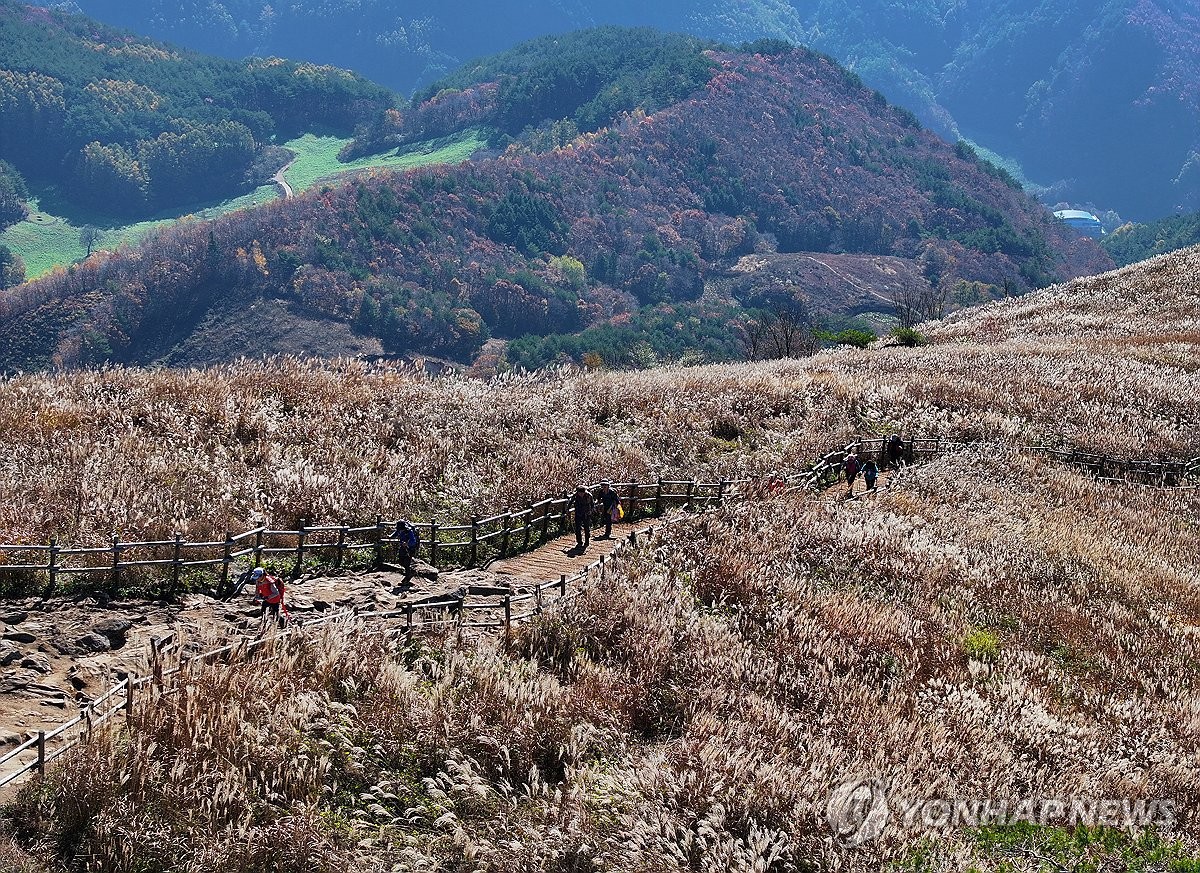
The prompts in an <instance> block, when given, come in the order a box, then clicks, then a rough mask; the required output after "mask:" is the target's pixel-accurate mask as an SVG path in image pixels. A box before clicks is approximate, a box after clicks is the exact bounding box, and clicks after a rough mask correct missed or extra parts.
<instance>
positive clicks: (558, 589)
mask: <svg viewBox="0 0 1200 873" xmlns="http://www.w3.org/2000/svg"><path fill="white" fill-rule="evenodd" d="M904 446H905V450H904V453H903V456H902V459H901V460H902V461H903V463H905V464H915V463H920V462H921V461H925V460H928V459H930V458H933V457H936V456H938V455H940V454H943V453H945V452H949V451H957V450H961V449H970V448H978V447H979V446H978V444H972V443H961V442H952V441H946V440H941V439H936V438H924V437H918V438H913V439H909V440H905V441H904ZM1029 450H1030V451H1035V452H1038V453H1043V454H1046V455H1048V456H1050V457H1052V458H1055V459H1056V460H1059V461H1062V462H1065V463H1068V464H1071V465H1074V466H1078V467H1081V468H1084V469H1086V470H1088V471H1089V472H1092V473H1094V474H1095V475H1097V476H1098V477H1099V478H1102V479H1117V480H1119V481H1136V482H1140V483H1141V484H1151V485H1155V486H1156V487H1162V486H1168V487H1169V486H1172V485H1184V483H1186V482H1188V481H1189V480H1190V479H1194V478H1195V477H1197V476H1200V458H1195V459H1192V460H1190V461H1171V460H1168V461H1126V460H1121V459H1115V458H1108V457H1104V456H1099V455H1091V454H1087V453H1081V452H1070V451H1063V450H1057V449H1053V448H1049V447H1045V446H1034V447H1030V449H1029ZM852 451H853V452H857V453H858V454H859V456H860V457H871V458H874V459H876V460H879V461H885V460H886V457H885V453H886V448H885V440H884V439H882V438H873V439H872V438H868V439H857V440H855V441H854V442H852V443H850V444H848V445H846V446H843V447H842V448H840V449H835V450H833V451H831V452H828V453H827V454H825V455H823V456H822V457H821V458H820V459H819V460H818V461H817V462H816V463H815V464H813V465H812V466H811V467H809V468H808V469H806V470H805V471H803V472H801V473H798V474H796V475H793V476H789V477H787V478H786V479H785V480H783V481H785V482H786V483H788V484H790V485H792V486H795V487H800V488H805V489H812V488H823V487H825V486H827V485H830V484H832V483H833V482H836V481H837V480H838V478H839V477H840V476H841V474H842V469H843V465H844V463H845V459H846V457H847V455H848V454H849V453H850V452H852ZM748 482H749V480H744V479H739V480H725V481H722V482H714V483H703V482H697V481H695V480H691V481H685V480H658V481H656V482H653V483H647V484H638V483H619V484H617V485H614V486H613V487H614V488H615V489H617V490H618V493H619V494H621V495H622V504H623V505H624V506H626V507H628V508H627V512H628V513H629V516H628V517H629V518H630V519H631V520H636V519H639V518H648V517H656V516H661V515H662V514H663V513H664V512H665V511H666V510H667V509H668V508H670V507H678V506H686V507H692V508H697V509H708V508H712V507H716V506H718V505H720V504H721V503H723V502H724V501H725V500H728V499H731V498H732V499H737V498H740V496H741V492H740V491H739V490H738V489H739V487H740V486H742V485H745V484H747V483H748ZM1187 487H1196V485H1195V484H1191V485H1187ZM681 489H682V490H681ZM569 503H570V498H569V497H564V498H551V499H548V500H543V501H540V502H538V503H534V504H531V505H530V506H528V507H526V508H525V509H523V510H520V511H517V512H512V511H507V512H505V513H501V514H497V515H493V516H490V517H488V518H474V519H472V520H471V523H470V524H468V525H463V524H459V525H445V526H439V525H438V524H437V523H436V522H431V523H426V524H424V525H421V526H420V527H421V528H422V530H423V534H428V539H426V540H425V541H426V542H428V543H429V544H430V559H431V563H433V562H435V559H436V557H440V556H443V555H448V554H452V553H453V550H459V551H458V554H462V555H466V556H467V563H466V565H467V566H478V565H479V564H480V563H482V562H484V561H486V560H490V559H491V558H492V557H496V556H507V555H508V554H514V553H516V552H519V551H523V550H525V549H528V548H533V547H535V546H536V544H538V543H540V542H542V541H544V540H546V539H548V538H552V537H554V536H557V535H558V534H559V533H565V532H566V531H568V530H570V528H571V525H570V520H571V518H570V506H569ZM394 526H395V522H384V521H383V520H382V519H379V520H377V521H376V523H375V524H374V525H372V526H368V527H349V526H346V525H339V526H326V527H311V528H310V527H305V528H302V529H301V530H298V531H276V530H266V529H263V528H259V529H255V530H252V531H248V532H246V533H244V534H239V535H237V536H227V537H226V538H225V540H224V541H223V542H218V543H184V542H182V541H181V540H180V539H179V538H178V537H177V538H175V539H173V540H170V541H166V543H167V545H169V546H170V547H171V551H172V558H171V559H168V560H159V561H152V560H140V561H136V562H128V563H122V562H121V561H120V552H121V551H122V550H124V549H126V548H129V549H134V548H144V547H152V546H155V545H158V544H154V543H150V544H145V543H115V544H114V547H113V549H112V552H113V553H114V554H115V555H116V556H117V557H115V558H114V560H113V563H112V564H111V565H106V566H104V567H103V568H100V569H99V570H97V569H96V568H70V567H65V568H64V567H63V566H62V565H60V566H59V568H58V572H60V573H61V572H64V571H65V572H80V573H83V572H113V573H116V572H119V570H120V569H122V568H123V567H126V566H158V567H165V568H166V569H167V570H168V572H169V573H170V574H171V577H172V578H173V579H176V580H177V579H178V571H179V569H180V568H181V567H185V566H216V567H217V568H218V569H219V571H220V572H221V574H222V579H223V580H224V581H228V579H229V568H230V565H231V564H232V562H233V561H235V560H238V559H239V558H243V557H252V558H253V560H254V561H255V563H256V564H257V563H258V562H259V561H261V560H262V558H263V556H264V555H274V554H288V553H295V555H296V560H297V562H298V563H301V562H303V560H304V557H305V555H306V554H309V553H310V550H317V549H324V550H327V551H330V552H332V554H333V562H334V564H335V565H338V566H340V565H341V563H342V561H343V560H344V559H345V557H346V555H347V554H348V553H349V552H350V550H352V549H366V550H368V551H370V552H371V553H372V555H373V558H374V560H376V561H380V560H382V557H383V556H384V549H385V547H386V545H387V543H388V542H389V538H388V536H387V535H386V534H387V532H388V531H389V530H390V529H391V528H394ZM656 530H657V526H650V527H644V528H642V529H640V530H636V531H634V532H632V533H630V534H629V535H628V538H627V539H624V540H621V541H619V542H618V543H617V545H616V547H615V549H614V551H613V552H611V553H610V554H608V555H603V556H601V557H600V558H599V559H598V560H596V561H593V562H592V563H590V564H588V565H587V566H586V567H584V568H582V569H581V570H579V571H577V572H576V573H574V574H571V575H560V577H559V578H558V579H552V580H543V581H539V582H537V583H535V584H532V585H528V586H526V587H525V588H523V589H522V590H520V591H513V590H511V589H509V588H498V587H487V586H475V587H471V588H468V589H467V590H465V591H463V592H461V593H460V594H456V595H444V596H438V597H433V598H430V599H428V600H424V601H415V602H410V603H407V604H406V605H405V607H404V608H403V609H399V610H390V611H372V612H354V611H342V612H337V613H333V614H330V615H327V616H321V617H319V618H315V619H312V620H309V621H306V622H303V623H297V625H295V626H294V627H293V629H291V630H288V631H283V632H281V633H280V634H277V635H275V636H272V637H267V638H262V639H253V640H251V639H240V640H239V641H237V642H235V643H230V644H228V645H225V646H221V647H219V648H216V649H213V650H211V651H206V652H202V653H199V654H196V655H193V656H191V657H188V658H185V659H181V661H180V663H179V665H178V666H176V667H173V668H170V669H166V668H164V666H163V661H162V659H163V656H164V653H165V652H167V651H169V650H170V649H171V647H172V645H174V641H173V640H171V639H163V640H157V641H153V642H152V643H151V655H150V660H151V664H152V669H151V675H148V676H141V677H133V676H130V677H127V678H125V679H122V680H121V681H120V682H118V683H116V684H115V685H114V686H113V687H112V688H110V689H108V690H107V691H106V692H104V693H103V694H102V695H100V696H99V697H97V698H96V699H95V700H92V701H90V702H88V703H87V704H85V705H84V706H83V707H81V709H80V713H79V715H78V716H76V717H74V718H72V719H70V720H68V721H66V722H64V723H62V724H60V725H59V726H58V727H56V728H54V729H52V730H50V731H38V732H37V733H36V734H34V735H33V736H31V737H30V738H29V739H28V740H26V741H25V742H24V743H22V744H21V745H19V746H17V747H16V748H14V749H13V750H11V751H9V752H7V753H5V754H4V755H3V756H2V757H0V768H3V767H4V766H6V765H7V766H9V767H11V768H12V769H10V770H9V771H8V772H7V773H5V772H3V770H0V788H3V787H4V786H6V785H9V784H10V783H12V782H13V781H14V780H16V779H18V778H20V777H21V776H24V775H26V774H28V773H30V772H38V773H44V772H45V768H46V765H47V764H49V763H50V762H52V761H54V760H55V759H56V758H58V757H59V756H60V755H62V754H63V753H65V752H66V751H67V750H68V749H70V748H72V747H73V746H75V745H77V744H78V743H80V742H82V741H84V740H86V739H87V737H88V736H90V734H91V732H92V731H94V730H95V729H97V728H98V727H99V726H101V725H103V724H105V723H107V722H109V721H110V720H111V719H112V718H113V717H114V716H116V715H117V714H119V713H121V712H124V713H126V714H131V713H132V711H133V707H134V705H135V699H136V697H137V694H138V691H139V689H143V688H148V689H149V690H150V692H151V693H152V694H153V693H158V694H166V693H170V692H169V690H167V691H164V690H163V688H164V681H165V679H166V678H168V677H170V676H171V675H173V674H175V673H178V672H180V671H181V670H183V669H185V667H186V666H187V665H188V664H191V663H203V662H207V661H211V660H213V659H216V658H221V657H226V658H227V657H233V656H235V655H236V654H237V653H239V652H241V653H242V654H244V655H247V656H248V655H250V654H252V653H254V652H255V651H257V650H258V649H260V648H261V647H263V646H266V645H273V644H275V643H276V642H278V641H279V640H281V639H284V638H286V637H287V636H288V635H290V634H292V633H295V632H297V631H301V630H310V629H313V628H315V627H320V626H322V625H327V624H331V623H335V622H338V621H352V622H368V623H369V622H385V623H387V625H388V626H390V627H391V628H392V629H394V630H397V631H402V632H403V633H405V634H407V635H412V634H415V633H426V632H431V631H436V630H439V629H441V630H446V629H453V628H458V629H476V630H495V629H508V628H511V626H512V625H513V624H516V623H519V622H522V621H526V620H527V619H529V618H531V617H532V616H535V615H538V614H540V613H541V612H542V611H543V610H545V609H547V608H549V607H551V606H554V605H557V604H559V603H561V602H564V601H566V600H569V599H571V598H573V597H575V596H578V594H579V593H580V592H581V591H583V590H586V588H587V586H588V584H589V583H590V582H591V581H592V580H596V579H598V580H603V579H604V577H605V575H606V574H607V572H608V570H609V569H610V568H611V567H613V566H614V565H615V564H616V563H617V562H618V561H619V560H621V559H622V557H623V556H624V553H625V551H626V550H627V549H629V548H632V547H636V546H637V545H638V544H639V542H640V541H643V540H644V539H645V538H647V537H653V536H654V534H655V532H656ZM364 534H365V535H366V536H363V535H364ZM441 534H445V535H449V536H451V537H452V538H451V539H450V540H442V539H439V535H441ZM322 535H325V536H324V537H322ZM281 537H292V538H293V539H294V543H289V544H287V545H279V544H277V543H278V538H281ZM356 537H357V539H356ZM423 539H424V537H423ZM251 542H252V545H241V544H245V543H251ZM434 543H437V546H436V547H435V546H434V545H433V544H434ZM235 546H239V547H237V548H235ZM189 547H191V548H194V549H204V548H218V547H219V548H220V550H221V551H220V553H219V556H218V557H217V558H207V559H206V558H192V559H185V557H184V556H185V555H186V550H187V548H189ZM10 548H12V547H8V546H0V552H3V551H5V550H9V549H10ZM18 548H21V549H38V548H40V549H43V550H46V549H49V550H50V552H49V554H50V561H49V563H50V565H53V563H54V560H55V556H56V555H57V556H59V557H61V556H62V555H64V554H68V555H89V554H97V553H99V552H104V553H106V554H107V553H108V550H107V549H102V550H94V549H73V550H61V551H55V550H54V549H55V547H54V545H53V544H51V545H49V546H21V547H18ZM435 549H436V551H435ZM28 568H29V569H34V570H47V569H48V567H46V566H38V565H32V564H31V565H28ZM75 728H78V730H77V731H76V732H75V733H74V734H71V733H70V732H71V731H72V729H75ZM51 746H53V748H51Z"/></svg>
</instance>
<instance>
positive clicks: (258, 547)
mask: <svg viewBox="0 0 1200 873" xmlns="http://www.w3.org/2000/svg"><path fill="white" fill-rule="evenodd" d="M262 550H263V529H262V525H259V527H258V530H256V531H255V532H254V566H255V567H257V566H259V565H261V564H262Z"/></svg>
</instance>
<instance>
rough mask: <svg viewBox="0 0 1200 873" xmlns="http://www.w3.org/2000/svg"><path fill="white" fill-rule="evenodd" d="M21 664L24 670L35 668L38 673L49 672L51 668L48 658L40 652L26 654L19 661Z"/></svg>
mask: <svg viewBox="0 0 1200 873" xmlns="http://www.w3.org/2000/svg"><path fill="white" fill-rule="evenodd" d="M21 666H22V667H24V668H25V669H26V670H35V671H37V672H38V673H49V672H50V669H51V667H50V659H49V658H47V657H46V656H45V655H43V654H42V653H41V652H35V653H34V654H32V655H26V656H25V658H24V660H22V661H21Z"/></svg>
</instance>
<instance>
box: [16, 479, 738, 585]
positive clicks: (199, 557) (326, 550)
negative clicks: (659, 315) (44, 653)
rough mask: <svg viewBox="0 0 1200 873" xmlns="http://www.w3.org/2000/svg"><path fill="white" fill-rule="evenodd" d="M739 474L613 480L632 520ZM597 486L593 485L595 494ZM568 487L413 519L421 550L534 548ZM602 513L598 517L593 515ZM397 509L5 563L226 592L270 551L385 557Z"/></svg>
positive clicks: (23, 550) (714, 496)
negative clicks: (500, 508) (204, 581)
mask: <svg viewBox="0 0 1200 873" xmlns="http://www.w3.org/2000/svg"><path fill="white" fill-rule="evenodd" d="M738 484H740V482H737V481H733V480H728V481H720V482H701V481H697V480H694V479H693V480H683V479H658V480H656V481H653V482H644V483H643V482H618V483H614V484H613V486H612V487H613V489H614V490H615V491H616V492H617V495H618V497H619V498H620V500H621V504H622V506H623V507H624V509H625V512H626V517H627V518H629V519H630V520H632V521H636V520H639V519H643V518H649V517H657V516H660V515H662V514H663V513H664V512H666V511H668V510H670V509H673V508H678V507H697V506H706V505H715V504H719V503H720V502H721V501H722V500H724V499H725V498H726V497H727V496H728V495H729V494H730V492H731V489H732V488H733V487H734V486H735V485H738ZM598 489H599V486H598V485H594V486H592V487H591V490H592V492H593V494H595V493H598ZM573 521H574V519H573V510H572V501H571V497H570V496H564V497H553V498H547V499H545V500H541V501H538V502H537V503H531V504H529V505H528V506H526V507H525V508H523V509H518V510H514V509H507V510H505V511H504V512H499V513H495V514H493V515H490V516H487V517H474V518H471V519H470V520H469V521H467V522H465V523H445V522H439V521H437V520H432V521H427V522H415V523H414V525H413V526H414V527H416V528H417V530H418V532H419V533H420V535H421V548H422V556H423V557H424V558H425V559H426V560H427V561H428V562H429V563H430V564H432V565H434V566H440V567H478V566H482V565H483V564H486V563H487V562H488V561H490V560H493V559H495V558H505V557H509V556H511V555H514V554H517V553H520V552H523V551H528V550H530V549H534V548H537V547H538V546H540V545H541V544H542V543H544V542H545V541H546V540H548V539H553V538H554V537H557V536H559V535H561V534H563V533H566V532H567V531H569V530H571V528H572V526H573ZM601 521H602V520H601V519H600V518H599V517H598V515H597V517H594V519H593V522H594V524H596V525H599V524H600V523H601ZM396 523H397V520H396V519H384V518H383V517H382V516H380V517H377V518H376V520H375V523H374V524H369V525H363V526H352V525H349V524H340V525H312V526H310V525H308V524H306V523H304V522H301V524H300V527H299V528H298V529H297V530H277V529H272V528H268V527H257V528H254V529H252V530H248V531H245V532H242V533H237V534H233V533H227V534H226V535H225V537H224V538H223V539H221V540H212V541H206V542H192V541H189V540H184V539H183V537H182V536H180V535H179V534H176V535H175V536H174V537H173V538H171V539H166V540H148V541H135V542H123V541H121V540H120V539H118V538H116V537H114V538H113V540H112V542H111V543H110V544H109V545H106V546H94V547H89V548H66V547H63V546H61V545H59V544H58V543H57V542H56V541H55V540H54V539H51V540H50V541H49V542H47V543H45V544H27V543H26V544H14V545H0V573H3V574H10V576H11V574H18V573H21V574H29V575H32V576H34V577H35V581H34V583H33V584H34V586H35V587H37V588H40V589H41V590H42V591H43V597H49V596H50V595H51V594H52V593H53V592H54V591H55V590H56V589H58V588H59V587H60V585H61V584H62V582H63V580H65V579H71V578H74V579H78V578H80V577H82V578H83V579H84V580H86V583H88V584H87V587H89V588H107V589H110V590H113V591H115V590H117V589H118V588H119V587H120V586H121V584H122V582H123V580H124V579H126V578H127V577H128V575H129V574H130V573H131V572H133V571H140V572H142V573H143V574H146V576H148V577H149V578H150V579H151V581H153V582H156V583H157V589H158V593H160V594H162V595H163V596H165V597H167V598H173V597H174V596H175V595H176V594H177V593H178V591H179V587H180V584H181V581H182V576H183V574H184V573H187V572H189V571H196V570H201V571H207V572H208V573H210V574H211V576H212V578H211V579H209V580H208V581H209V583H210V584H209V589H208V590H210V591H211V592H212V593H213V594H214V595H216V596H223V595H225V594H227V593H229V592H230V591H231V589H232V577H233V576H234V574H235V573H236V571H237V570H238V569H240V568H242V567H245V568H249V567H257V566H260V565H261V564H263V562H264V561H276V562H278V561H279V559H281V558H282V559H283V561H284V562H285V563H290V564H291V565H292V573H293V575H299V573H300V572H301V570H302V569H303V568H304V567H305V566H309V565H312V566H320V567H330V568H334V569H340V568H342V567H344V566H356V567H369V566H379V565H381V564H382V563H383V562H384V561H385V560H386V559H387V558H388V557H389V556H390V555H391V553H392V552H393V551H394V549H395V543H396V541H395V539H394V538H393V537H392V533H393V532H394V530H395V527H396Z"/></svg>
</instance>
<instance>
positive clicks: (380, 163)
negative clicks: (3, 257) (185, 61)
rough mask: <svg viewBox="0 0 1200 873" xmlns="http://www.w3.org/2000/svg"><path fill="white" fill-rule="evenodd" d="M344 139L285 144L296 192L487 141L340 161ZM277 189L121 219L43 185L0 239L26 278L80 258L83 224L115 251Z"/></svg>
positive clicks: (102, 246) (432, 160)
mask: <svg viewBox="0 0 1200 873" xmlns="http://www.w3.org/2000/svg"><path fill="white" fill-rule="evenodd" d="M348 142H350V140H349V139H345V138H342V137H335V136H320V135H316V134H311V133H307V134H305V135H304V136H301V137H298V138H296V139H294V140H291V141H290V142H286V143H284V144H283V145H284V148H287V149H291V150H292V151H293V152H294V153H295V154H296V159H295V161H294V162H293V163H292V165H291V167H290V168H289V169H288V171H287V173H286V174H285V177H286V178H287V181H288V184H290V185H291V186H292V188H293V190H294V191H295V192H296V193H299V192H301V191H304V190H306V189H308V188H311V187H312V186H313V185H315V184H317V183H318V182H323V181H329V180H334V179H337V178H338V177H343V176H346V175H347V174H353V173H361V172H365V171H368V170H372V169H377V168H378V169H389V170H408V169H413V168H415V167H422V166H426V165H429V164H459V163H462V162H463V161H465V160H467V159H468V158H470V157H471V155H473V154H474V153H475V152H476V151H478V150H479V149H480V148H482V147H483V145H484V142H485V141H484V138H483V136H482V134H480V133H479V132H478V131H468V132H467V133H466V134H464V135H463V136H461V137H457V138H449V139H444V140H437V141H435V142H429V143H422V144H419V145H416V146H410V147H408V148H407V150H406V151H404V152H399V151H393V152H385V153H383V154H378V155H368V156H366V157H363V158H359V159H358V160H355V161H351V162H348V163H345V164H343V163H341V162H340V161H338V159H337V155H338V152H339V151H341V149H342V147H343V146H344V145H346V144H347V143H348ZM280 193H281V192H280V191H279V188H278V186H276V185H275V184H274V183H270V184H267V185H263V186H261V187H259V188H256V189H255V190H253V191H251V192H249V193H247V194H243V195H241V196H240V197H233V198H229V199H227V200H214V201H212V202H209V203H198V204H196V205H195V206H193V207H192V208H191V209H190V210H189V211H188V212H186V213H180V212H179V211H174V212H171V213H165V214H161V215H156V216H153V217H152V218H149V219H147V220H145V221H139V222H134V223H132V224H122V223H120V222H119V221H116V220H114V219H113V218H111V217H109V216H104V215H99V214H95V213H86V212H83V211H79V210H69V209H68V208H66V205H65V203H63V200H62V197H61V196H60V194H59V192H58V191H56V190H55V189H53V188H47V189H43V190H41V191H36V192H34V194H35V196H34V197H33V198H32V199H31V200H30V207H31V209H33V210H34V211H33V212H31V213H30V216H29V218H27V219H26V220H25V221H21V222H18V223H17V224H14V225H13V226H12V227H10V228H8V230H6V231H4V233H2V234H0V243H3V244H4V245H6V246H8V248H9V249H11V250H12V251H13V252H14V253H16V254H17V255H20V257H21V258H22V260H24V261H25V275H26V277H27V278H29V279H36V278H37V277H39V276H44V275H45V274H47V273H49V272H50V271H51V270H53V269H54V268H55V267H59V266H66V265H68V264H73V263H75V262H77V261H79V260H81V259H82V258H83V257H84V255H85V254H86V251H87V249H86V248H85V247H84V246H83V245H82V244H81V243H80V242H79V231H80V229H81V228H83V227H84V226H85V225H89V224H90V225H93V226H95V227H97V228H99V229H100V231H101V237H100V241H99V242H98V243H97V244H96V245H95V247H94V249H93V250H94V251H116V250H117V249H119V248H120V247H121V246H133V245H137V243H139V242H140V241H141V240H142V239H143V238H145V236H146V235H147V234H148V233H150V232H151V231H153V230H155V229H156V228H159V227H165V226H167V225H170V224H173V223H174V222H176V221H179V220H181V219H211V218H218V217H219V216H222V215H225V214H226V213H229V212H234V211H236V210H238V209H247V208H249V207H252V206H259V205H261V204H263V203H269V202H270V201H272V200H275V199H278V197H279V196H280Z"/></svg>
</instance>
